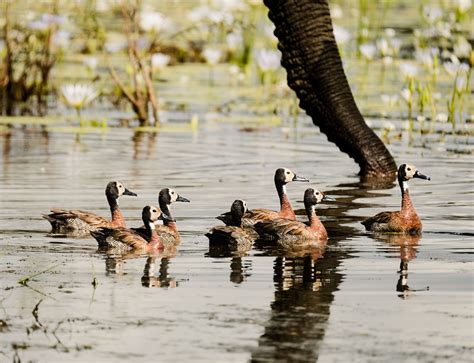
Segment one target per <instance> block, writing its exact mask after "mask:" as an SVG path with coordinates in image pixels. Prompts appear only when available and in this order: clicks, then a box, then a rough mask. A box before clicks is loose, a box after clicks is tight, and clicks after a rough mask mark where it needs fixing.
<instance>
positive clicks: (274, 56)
mask: <svg viewBox="0 0 474 363" xmlns="http://www.w3.org/2000/svg"><path fill="white" fill-rule="evenodd" d="M256 60H257V65H258V68H260V70H261V71H263V72H267V71H274V70H276V69H278V68H279V67H280V52H278V51H276V50H270V49H268V50H267V49H260V50H258V51H257V52H256Z"/></svg>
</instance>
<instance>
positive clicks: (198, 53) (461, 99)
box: [0, 0, 474, 142]
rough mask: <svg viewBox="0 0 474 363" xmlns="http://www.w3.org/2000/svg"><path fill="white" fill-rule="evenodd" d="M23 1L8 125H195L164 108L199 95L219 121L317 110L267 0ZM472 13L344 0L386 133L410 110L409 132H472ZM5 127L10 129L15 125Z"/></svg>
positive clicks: (183, 107) (5, 89)
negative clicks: (286, 55)
mask: <svg viewBox="0 0 474 363" xmlns="http://www.w3.org/2000/svg"><path fill="white" fill-rule="evenodd" d="M23 3H26V0H20V1H17V2H7V3H6V4H7V6H6V7H5V9H6V11H5V12H3V13H2V15H0V18H2V19H1V20H2V21H3V22H2V24H3V25H4V29H3V32H1V33H0V34H1V35H0V37H2V38H3V39H0V57H1V62H0V79H1V80H3V81H2V82H0V93H1V98H0V103H2V105H1V106H0V111H1V113H2V114H3V115H9V116H19V117H21V118H19V119H18V120H13V119H8V120H5V119H3V118H2V119H1V120H0V126H1V125H9V126H15V125H22V126H25V127H28V126H34V125H38V126H46V127H47V128H48V130H49V131H52V132H70V133H74V134H77V133H79V131H80V130H77V129H76V127H75V126H76V125H78V126H79V127H81V128H83V129H84V130H83V132H82V133H90V132H94V133H97V132H99V133H100V132H104V131H105V128H107V127H108V126H109V125H110V124H112V125H121V126H124V127H130V126H132V127H134V126H136V125H137V124H138V126H139V128H138V129H137V130H138V131H143V132H157V131H161V132H163V131H165V132H166V131H169V132H181V131H185V130H187V129H189V127H188V126H182V125H177V126H176V127H174V126H172V125H174V124H175V122H169V121H168V122H167V120H166V119H159V118H163V111H164V112H165V113H166V112H169V111H171V112H173V113H181V114H180V115H179V116H178V117H173V120H174V119H182V118H183V117H189V116H187V114H186V115H185V116H183V114H184V113H185V112H189V111H191V112H192V113H198V114H199V115H200V116H201V115H202V110H199V112H197V111H196V109H194V108H193V107H195V105H196V104H198V103H199V102H206V103H207V104H208V105H209V107H208V108H209V109H210V110H211V111H214V110H216V112H217V113H218V114H219V115H218V116H216V117H214V116H213V117H212V118H208V117H205V119H212V121H218V122H220V121H222V122H233V123H239V124H246V125H247V124H248V125H249V127H251V128H254V127H256V128H258V127H259V126H279V125H280V124H281V123H283V124H285V123H288V124H289V123H290V122H291V123H292V124H293V125H296V124H297V123H298V122H300V120H301V119H303V118H302V117H300V116H299V114H300V111H299V109H298V106H297V104H298V101H297V100H296V98H295V96H294V94H293V92H292V91H291V90H289V89H288V87H287V86H286V75H285V72H284V70H283V69H282V67H281V65H280V58H281V56H280V52H279V51H278V50H277V47H276V45H277V41H276V38H275V36H274V35H273V25H272V24H271V23H270V21H269V20H268V19H267V17H266V12H267V10H266V8H265V7H264V6H263V4H262V3H261V2H256V1H253V0H242V1H225V2H222V3H221V2H216V1H211V2H209V3H206V5H202V4H195V3H194V2H181V3H179V4H175V5H173V6H172V7H169V6H165V5H163V4H161V3H154V2H151V1H135V0H131V1H128V2H95V1H86V2H80V3H64V4H61V6H60V7H59V6H58V1H57V0H48V1H46V2H41V3H37V4H33V5H32V6H31V8H30V9H29V13H28V16H27V17H25V16H24V14H23V10H22V9H23V7H22V6H21V5H22V4H23ZM470 10H472V2H469V1H453V2H443V3H441V4H440V5H431V4H425V3H423V4H420V6H411V7H407V8H404V9H403V11H404V16H401V17H397V18H393V17H392V18H391V17H387V14H388V13H390V12H391V11H395V4H393V3H391V2H389V1H379V2H369V1H365V0H364V1H359V2H355V3H354V4H349V6H347V4H346V3H340V2H339V1H337V0H336V1H334V2H331V13H332V16H333V21H334V33H335V36H336V39H337V41H338V43H339V47H340V52H341V55H342V56H343V61H344V64H345V70H346V73H347V74H348V78H349V80H350V81H351V83H352V88H353V91H354V95H355V97H356V99H357V101H358V105H359V107H360V109H361V111H362V113H363V114H364V116H365V117H366V118H371V119H372V120H371V124H372V125H373V126H374V127H375V128H378V129H381V130H385V129H386V128H385V127H384V121H385V120H389V121H391V122H392V123H393V124H394V125H395V128H396V129H397V128H398V131H397V130H391V131H390V132H388V133H386V132H385V131H383V132H384V133H383V135H382V136H383V138H384V139H385V140H386V141H387V142H390V141H389V139H390V138H391V136H392V135H398V134H399V131H401V130H402V129H403V128H399V125H400V124H401V123H399V122H394V121H398V120H408V129H409V131H410V132H416V131H418V130H419V133H420V134H427V133H430V132H436V130H438V129H440V128H442V129H443V130H444V131H443V132H451V133H456V134H458V135H465V134H470V133H472V127H471V125H472V117H473V116H472V115H473V114H474V108H473V107H474V106H473V104H472V102H468V100H469V95H470V93H471V86H470V82H471V69H472V65H473V62H474V53H473V51H472V46H471V43H470V41H469V40H468V37H469V29H470V26H469V25H470V22H469V20H470V19H469V16H468V14H469V12H470ZM397 11H399V9H397ZM375 13H377V14H380V16H378V17H375V16H373V15H372V14H375ZM349 14H356V15H357V16H348V15H349ZM413 19H416V22H415V23H413ZM342 22H344V24H342ZM122 25H123V26H122ZM21 54H28V56H27V57H24V56H20V55H21ZM26 70H28V72H27V73H25V72H26ZM9 72H10V73H9ZM11 72H13V73H11ZM9 74H10V75H11V74H13V76H10V77H9V76H8V75H9ZM6 81H8V82H6ZM9 82H10V83H9ZM12 82H13V83H12ZM209 85H211V86H212V87H209ZM380 95H383V96H382V102H380V100H381V98H380ZM33 96H34V97H33ZM229 98H230V99H232V100H233V101H231V102H227V101H226V99H227V100H228V99H229ZM57 100H61V101H62V102H57ZM62 104H64V105H65V106H67V107H68V108H72V110H74V112H75V117H72V116H71V115H69V114H67V113H68V112H69V110H67V108H66V110H64V109H63V108H62ZM98 110H99V111H100V115H101V116H99V117H96V116H95V115H96V114H97V111H98ZM64 111H67V112H64ZM86 111H87V112H86ZM89 112H90V113H93V114H94V117H90V116H88V113H89ZM208 112H209V110H206V111H204V113H208ZM63 114H65V116H62V115H63ZM221 114H222V115H221ZM55 115H61V117H57V116H55ZM102 115H103V116H102ZM241 115H243V116H241ZM444 115H446V116H447V119H446V117H444ZM36 117H38V119H36ZM268 117H270V119H269V118H268ZM272 117H275V118H274V119H272ZM39 118H44V120H39ZM250 119H252V120H250ZM278 119H280V121H277V120H278ZM378 119H383V120H382V121H381V122H379V121H378ZM122 120H131V121H130V122H129V121H127V122H122ZM238 120H240V121H238ZM269 120H270V121H269ZM61 123H65V125H62V124H61ZM161 124H163V125H161ZM445 125H447V126H449V128H448V127H445ZM56 126H58V127H56ZM162 126H163V127H162ZM70 127H71V128H70ZM142 127H144V128H142ZM95 128H97V129H95ZM190 129H191V130H193V129H194V126H191V127H190ZM0 132H1V133H7V132H9V129H8V128H6V127H4V126H1V128H0Z"/></svg>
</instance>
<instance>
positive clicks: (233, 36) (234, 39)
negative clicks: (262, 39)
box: [226, 32, 244, 50]
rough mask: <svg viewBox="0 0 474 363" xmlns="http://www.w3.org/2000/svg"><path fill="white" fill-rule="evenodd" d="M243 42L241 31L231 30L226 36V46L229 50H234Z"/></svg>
mask: <svg viewBox="0 0 474 363" xmlns="http://www.w3.org/2000/svg"><path fill="white" fill-rule="evenodd" d="M243 42H244V40H243V37H242V34H241V33H237V32H232V33H229V34H227V36H226V43H227V47H228V48H229V49H230V50H236V49H237V48H238V47H239V46H240V45H242V44H243Z"/></svg>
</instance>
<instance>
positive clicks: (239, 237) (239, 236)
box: [206, 200, 254, 251]
mask: <svg viewBox="0 0 474 363" xmlns="http://www.w3.org/2000/svg"><path fill="white" fill-rule="evenodd" d="M246 212H247V213H248V212H250V213H251V211H249V210H248V209H247V203H245V201H243V200H235V201H234V202H233V203H232V206H231V208H230V216H231V219H232V220H231V221H230V224H229V225H227V226H215V227H214V228H212V229H211V230H210V231H209V232H208V233H206V236H207V237H208V238H209V245H211V246H214V247H221V248H228V249H230V250H235V251H243V250H248V249H250V248H251V247H252V244H253V241H254V237H253V236H252V234H251V233H249V228H247V227H243V226H242V216H243V215H244V213H246Z"/></svg>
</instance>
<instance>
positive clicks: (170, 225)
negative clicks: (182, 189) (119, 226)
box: [132, 188, 190, 246]
mask: <svg viewBox="0 0 474 363" xmlns="http://www.w3.org/2000/svg"><path fill="white" fill-rule="evenodd" d="M174 202H187V203H189V202H190V200H189V199H186V198H184V197H182V196H180V195H179V194H178V193H176V191H174V190H173V189H170V188H164V189H161V190H160V193H159V194H158V203H159V204H160V209H161V212H162V213H163V214H164V215H166V216H167V218H164V219H163V224H157V223H155V229H156V233H157V234H158V236H160V238H161V239H162V240H163V241H164V243H165V246H170V245H175V246H176V245H178V244H179V243H180V241H181V236H180V235H179V231H178V228H177V226H176V220H175V219H173V216H172V215H171V211H170V205H171V203H174ZM132 229H133V230H135V231H136V232H137V233H139V234H140V235H142V236H146V233H147V231H146V229H145V228H144V227H140V228H132Z"/></svg>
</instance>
